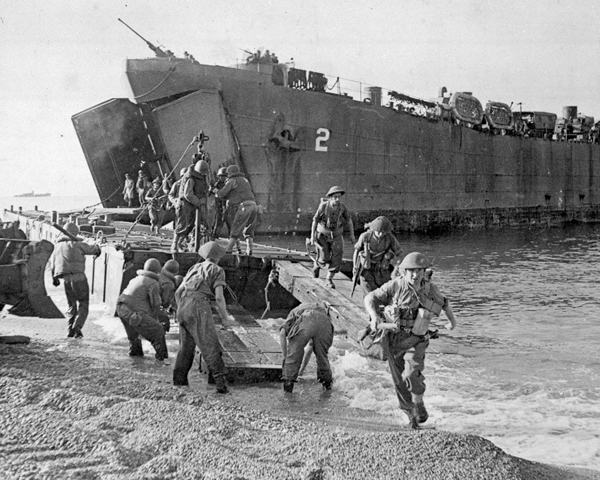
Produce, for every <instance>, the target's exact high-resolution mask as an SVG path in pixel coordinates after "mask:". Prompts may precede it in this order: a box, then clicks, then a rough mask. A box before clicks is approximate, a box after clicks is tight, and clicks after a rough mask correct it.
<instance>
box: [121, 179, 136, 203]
mask: <svg viewBox="0 0 600 480" xmlns="http://www.w3.org/2000/svg"><path fill="white" fill-rule="evenodd" d="M134 198H135V182H134V181H133V178H131V175H130V174H128V173H126V174H125V186H124V187H123V200H125V201H126V202H127V206H128V207H129V208H131V204H132V202H133V199H134Z"/></svg>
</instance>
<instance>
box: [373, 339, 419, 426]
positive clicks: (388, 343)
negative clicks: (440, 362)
mask: <svg viewBox="0 0 600 480" xmlns="http://www.w3.org/2000/svg"><path fill="white" fill-rule="evenodd" d="M381 345H382V347H383V351H384V352H385V354H386V355H387V357H388V364H389V366H390V370H391V372H392V380H393V381H394V386H395V387H396V396H397V397H398V402H399V403H400V409H401V410H402V411H404V412H405V413H406V414H407V415H409V416H410V415H412V410H413V401H412V395H411V394H413V393H414V394H415V395H423V394H424V393H425V377H424V376H423V373H422V372H423V370H424V369H425V351H426V350H427V347H428V346H429V340H424V339H423V338H422V337H418V336H416V335H413V334H411V333H409V332H405V331H403V330H401V331H399V332H398V333H388V334H387V335H386V336H385V337H384V338H383V340H382V342H381ZM403 372H404V377H405V378H406V380H404V379H403V378H402V373H403Z"/></svg>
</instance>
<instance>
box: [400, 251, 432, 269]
mask: <svg viewBox="0 0 600 480" xmlns="http://www.w3.org/2000/svg"><path fill="white" fill-rule="evenodd" d="M429 267H431V262H430V261H429V260H428V259H427V257H426V256H425V255H423V254H422V253H419V252H412V253H409V254H408V255H407V256H406V257H404V260H402V263H401V264H400V268H404V269H409V268H429Z"/></svg>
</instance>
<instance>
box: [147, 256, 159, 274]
mask: <svg viewBox="0 0 600 480" xmlns="http://www.w3.org/2000/svg"><path fill="white" fill-rule="evenodd" d="M144 270H146V271H147V272H152V273H156V274H159V273H160V262H159V261H158V260H157V259H156V258H149V259H148V260H146V263H144Z"/></svg>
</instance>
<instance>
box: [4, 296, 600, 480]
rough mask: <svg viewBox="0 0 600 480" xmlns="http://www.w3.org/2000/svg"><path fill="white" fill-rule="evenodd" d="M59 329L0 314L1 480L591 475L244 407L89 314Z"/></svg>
mask: <svg viewBox="0 0 600 480" xmlns="http://www.w3.org/2000/svg"><path fill="white" fill-rule="evenodd" d="M57 291H58V290H57ZM57 303H59V305H58V306H59V308H60V307H61V305H60V299H58V298H57ZM98 308H99V305H98V304H94V303H92V309H91V317H92V318H94V317H95V316H96V314H97V313H98V312H97V310H98ZM65 328H66V320H62V319H50V320H49V319H38V318H33V317H15V316H13V315H10V314H8V313H7V312H6V311H3V312H2V313H0V334H2V335H27V336H29V337H31V343H30V344H17V345H5V344H0V385H1V388H0V392H1V393H0V400H1V401H0V410H1V411H2V419H3V425H4V427H3V430H4V431H3V437H4V438H3V441H2V443H1V444H0V452H2V455H0V468H2V470H3V471H5V472H6V475H7V477H6V478H23V475H25V474H26V476H27V478H98V479H101V478H110V479H135V478H140V479H142V478H143V479H147V478H161V479H170V478H173V479H187V478H190V479H191V478H198V476H199V475H200V474H203V475H204V477H203V478H215V479H221V478H223V479H225V478H239V479H241V478H265V479H267V478H268V479H278V478H282V479H283V478H286V479H291V478H310V479H338V478H339V479H354V478H356V479H359V478H360V479H364V478H370V477H371V478H410V479H445V478H447V479H459V478H460V479H461V480H463V479H464V480H469V479H486V480H487V479H502V480H511V479H515V480H520V479H523V480H524V479H527V480H535V479H540V480H541V479H544V480H555V479H556V480H558V479H560V480H565V479H567V480H569V479H572V480H588V479H599V478H600V472H596V471H593V470H586V469H580V468H570V467H559V466H554V465H549V464H544V463H538V462H532V461H528V460H524V459H521V458H518V457H514V456H512V455H508V454H506V453H504V451H503V450H501V449H500V448H498V447H496V446H495V445H494V444H492V443H491V442H490V441H488V440H486V439H483V438H481V437H478V436H475V435H463V434H455V433H450V432H445V431H442V430H431V429H423V430H420V431H411V430H408V429H404V428H402V427H400V426H398V425H392V426H389V428H384V429H382V428H381V425H371V428H369V422H368V419H364V418H361V419H349V418H348V419H346V420H347V421H344V419H342V418H341V417H338V418H327V416H326V414H325V415H322V418H321V416H320V414H321V412H320V411H319V410H315V411H313V412H312V419H310V418H309V417H308V415H307V413H306V412H300V413H298V414H294V413H292V412H290V413H289V414H287V413H285V412H283V411H282V409H281V406H280V405H279V406H278V408H275V409H273V410H271V411H269V410H267V409H266V408H265V407H266V405H264V404H262V405H261V402H258V404H259V405H260V407H261V408H260V409H256V408H252V406H248V405H242V404H240V400H242V399H243V398H244V397H243V395H238V396H237V398H236V391H238V392H241V390H243V386H239V387H236V386H235V385H234V386H233V388H231V389H230V390H231V393H230V394H229V395H224V396H223V395H217V394H216V393H215V388H214V386H212V385H207V383H206V381H205V376H204V375H202V376H201V377H199V376H198V373H196V372H191V376H190V385H191V386H190V387H183V388H181V387H174V386H172V384H171V372H172V367H170V366H168V367H166V366H159V365H157V364H155V362H154V358H153V356H152V355H149V354H148V353H147V354H146V356H145V357H144V358H141V359H131V358H129V357H127V355H126V341H125V342H121V341H118V342H115V341H111V340H110V339H109V338H108V335H107V334H106V333H103V332H102V327H101V326H99V325H98V324H97V323H96V322H94V320H88V322H87V323H86V327H85V328H84V335H85V337H84V339H82V340H74V339H67V338H65V337H64V333H65V332H64V330H65ZM86 333H87V334H86ZM170 361H171V362H174V355H173V351H171V355H170ZM192 375H193V376H192ZM202 377H204V378H202ZM278 386H279V385H278ZM295 394H296V393H295ZM299 394H300V395H301V394H302V393H299ZM306 394H313V391H312V390H311V391H310V392H307V393H306ZM331 394H332V395H335V386H334V389H333V390H332V391H331ZM246 398H247V397H246ZM277 401H278V400H277V399H274V402H277ZM290 405H293V397H292V400H290ZM315 405H316V408H318V401H317V402H316V404H315ZM353 420H354V421H353ZM382 430H385V431H382Z"/></svg>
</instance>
